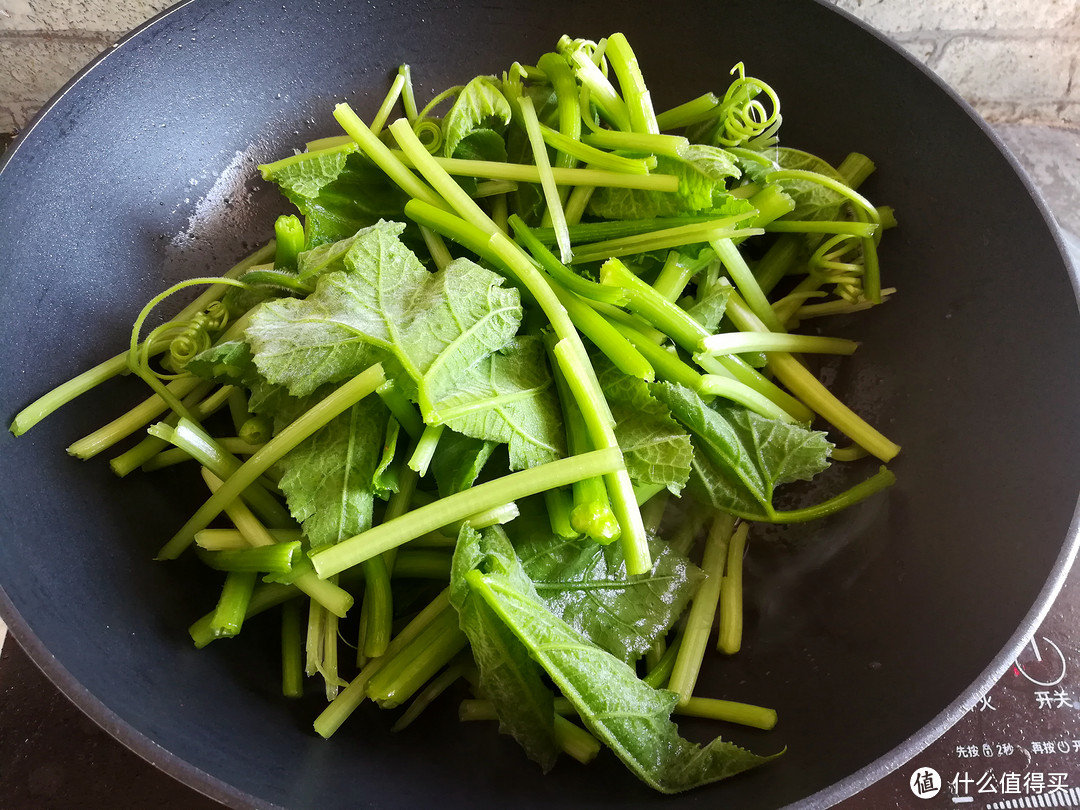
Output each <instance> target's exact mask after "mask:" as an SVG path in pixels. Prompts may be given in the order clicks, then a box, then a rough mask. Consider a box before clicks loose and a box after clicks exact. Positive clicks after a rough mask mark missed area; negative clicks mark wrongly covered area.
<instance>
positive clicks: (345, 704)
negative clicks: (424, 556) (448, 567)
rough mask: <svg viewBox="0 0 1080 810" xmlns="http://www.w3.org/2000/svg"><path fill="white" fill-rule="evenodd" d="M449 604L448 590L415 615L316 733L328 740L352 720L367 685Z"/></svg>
mask: <svg viewBox="0 0 1080 810" xmlns="http://www.w3.org/2000/svg"><path fill="white" fill-rule="evenodd" d="M449 604H450V596H449V589H447V590H444V591H443V592H442V593H440V594H439V595H438V596H437V597H435V598H434V599H433V600H431V602H430V603H428V605H427V606H426V607H425V608H424V609H423V610H421V611H420V612H419V613H418V614H416V616H415V617H414V618H413V620H412V621H411V622H409V623H408V624H407V625H406V626H405V627H404V628H403V629H402V631H401V632H400V633H398V634H397V635H396V636H395V637H394V638H393V640H392V641H391V642H390V644H389V646H388V647H387V648H386V654H385V655H383V656H381V657H379V658H376V659H374V660H373V661H370V662H369V663H368V664H367V665H366V666H364V668H363V669H362V670H360V673H359V674H358V675H357V676H356V677H355V678H353V679H352V681H350V682H349V685H348V686H346V687H345V689H344V690H342V691H341V692H340V693H339V694H338V696H337V697H336V698H334V700H333V701H332V702H331V703H330V705H329V706H327V707H326V708H325V709H324V710H323V712H322V713H321V714H320V715H319V716H318V717H317V718H315V723H314V728H315V731H316V732H317V733H318V734H320V735H321V736H323V737H327V738H329V737H330V735H331V734H333V733H334V732H335V731H337V730H338V729H339V728H340V727H341V724H342V723H344V722H345V721H346V720H347V719H348V718H349V715H351V714H352V713H353V712H354V711H356V708H357V707H358V706H359V705H360V704H361V703H362V702H363V701H364V698H365V697H366V695H367V687H368V682H369V681H370V680H371V679H372V677H373V676H375V675H376V674H377V673H378V672H379V670H380V669H382V668H383V667H384V666H385V665H386V663H387V662H388V661H391V660H393V658H394V656H396V655H397V654H398V653H399V652H400V651H401V650H402V649H404V648H405V647H406V646H407V645H409V644H411V643H412V642H413V641H414V640H415V639H416V638H417V637H418V636H419V635H420V634H421V633H423V632H424V630H425V629H426V628H427V627H428V626H429V625H430V624H431V623H432V622H433V621H434V620H435V619H436V618H437V617H439V616H440V615H442V614H443V613H444V612H445V610H446V608H447V607H448V606H449Z"/></svg>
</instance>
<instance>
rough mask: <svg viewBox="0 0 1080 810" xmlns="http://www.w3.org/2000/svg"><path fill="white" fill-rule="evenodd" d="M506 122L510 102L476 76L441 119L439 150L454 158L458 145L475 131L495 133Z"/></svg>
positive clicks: (491, 82) (492, 84) (487, 80)
mask: <svg viewBox="0 0 1080 810" xmlns="http://www.w3.org/2000/svg"><path fill="white" fill-rule="evenodd" d="M509 123H510V102H508V101H507V100H506V97H505V96H504V95H503V94H502V92H501V91H500V90H499V88H498V86H497V85H496V84H495V82H494V80H493V79H491V78H490V77H488V76H477V77H476V78H474V79H473V80H472V81H470V82H469V83H468V84H467V85H465V87H464V88H463V89H462V91H461V92H460V93H459V94H458V97H457V99H456V100H455V101H454V106H452V107H451V108H450V111H449V112H448V113H447V114H446V117H445V118H444V119H443V137H444V139H445V140H444V142H443V150H444V154H445V155H446V156H447V157H454V153H455V152H456V151H457V147H458V144H459V143H461V141H462V140H464V139H465V138H466V137H468V136H469V135H471V134H472V133H473V132H475V131H476V130H481V129H486V130H498V129H500V128H505V127H506V125H507V124H509Z"/></svg>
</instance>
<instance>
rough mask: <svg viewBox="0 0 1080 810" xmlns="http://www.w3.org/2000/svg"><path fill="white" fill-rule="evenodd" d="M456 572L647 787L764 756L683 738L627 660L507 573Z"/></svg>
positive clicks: (670, 785) (720, 774)
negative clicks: (586, 634) (591, 638)
mask: <svg viewBox="0 0 1080 810" xmlns="http://www.w3.org/2000/svg"><path fill="white" fill-rule="evenodd" d="M511 568H512V567H511ZM458 576H459V577H461V579H463V580H464V582H465V584H466V585H467V587H468V588H469V589H470V591H471V592H472V593H473V594H474V595H476V596H479V597H481V598H482V599H483V600H484V601H485V602H486V603H487V604H488V605H489V606H490V607H491V608H492V609H493V611H494V612H495V614H496V615H497V616H498V617H499V618H500V619H501V620H502V621H503V622H504V623H505V624H506V626H507V627H508V628H509V629H510V630H511V631H512V632H513V634H514V635H515V636H516V637H517V638H518V640H519V641H521V643H522V644H524V645H525V647H526V649H527V650H528V651H529V654H530V655H531V656H532V658H533V659H534V660H535V661H537V662H538V663H539V664H540V665H541V666H542V667H543V668H544V671H545V672H547V674H548V676H549V677H550V678H551V680H552V681H553V682H554V683H555V685H556V686H557V687H558V688H559V690H560V691H561V692H562V694H563V695H564V696H565V697H566V698H568V699H569V700H570V702H571V703H572V704H573V706H574V708H575V709H576V710H577V712H578V715H579V716H580V717H581V719H582V721H583V722H584V723H585V725H586V727H587V728H588V729H589V731H591V732H592V733H593V735H595V736H596V737H597V738H598V739H600V740H601V741H602V742H604V743H605V744H606V745H607V746H608V747H609V748H611V749H612V751H614V752H615V754H616V755H617V756H618V757H619V759H621V760H622V761H623V763H624V764H625V765H626V766H627V767H628V768H629V769H630V770H631V771H632V772H633V773H634V774H635V775H636V776H637V777H638V778H640V779H641V780H642V781H643V782H645V783H646V784H647V785H649V786H650V787H652V788H654V789H656V790H658V791H661V792H663V793H678V792H680V791H683V790H689V789H690V788H694V787H697V786H699V785H703V784H707V783H709V782H714V781H716V780H719V779H724V778H726V777H729V776H733V775H734V774H736V773H739V772H741V771H745V770H747V769H749V768H753V767H755V766H757V765H760V764H762V763H764V762H766V761H767V759H768V758H766V757H761V756H758V755H756V754H752V753H750V752H749V751H746V750H744V749H742V748H739V747H738V746H735V745H732V744H731V743H727V742H724V741H722V740H720V739H719V738H718V739H715V740H713V741H712V742H711V743H709V744H708V745H705V746H700V745H697V744H695V743H692V742H690V741H688V740H685V739H683V738H682V737H681V736H679V730H678V727H677V726H676V725H675V724H674V723H673V722H671V711H672V709H674V707H675V703H676V702H677V701H678V697H677V696H676V695H675V694H674V693H672V692H668V691H666V690H657V689H653V688H652V687H650V686H648V685H647V684H645V683H643V682H642V681H641V680H639V679H638V677H637V675H636V674H635V672H634V670H633V669H632V668H631V667H630V666H629V665H628V664H626V663H624V662H623V661H620V660H619V659H618V658H616V657H615V656H613V655H611V654H610V653H608V652H606V651H604V650H603V649H601V648H600V647H597V646H596V645H595V644H592V643H591V642H590V641H589V640H588V639H587V638H585V637H584V636H583V635H582V634H581V633H579V632H578V631H577V630H575V629H574V628H572V627H571V626H570V625H568V624H566V623H565V622H563V621H562V620H561V619H559V618H558V617H556V616H555V615H553V614H552V613H551V612H550V611H549V610H548V609H547V608H546V607H545V606H544V605H543V603H542V602H541V601H540V600H539V598H538V597H537V596H536V595H535V593H534V592H532V589H531V588H523V587H521V585H520V581H521V580H520V577H518V576H516V575H515V574H514V572H513V571H512V570H506V571H503V570H497V569H496V568H495V567H494V566H492V567H491V568H490V569H489V570H483V568H482V567H480V566H475V567H473V569H472V570H469V571H467V572H466V573H464V575H463V576H462V575H461V573H460V572H459V574H458Z"/></svg>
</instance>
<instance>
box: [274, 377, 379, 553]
mask: <svg viewBox="0 0 1080 810" xmlns="http://www.w3.org/2000/svg"><path fill="white" fill-rule="evenodd" d="M388 416H389V411H387V409H386V406H385V405H383V403H382V400H380V399H379V398H378V397H365V398H364V399H362V400H361V401H360V402H358V403H357V404H356V405H354V406H353V407H351V408H350V409H349V410H347V411H346V412H345V413H343V414H341V415H340V416H338V417H337V418H335V419H333V420H331V421H330V422H329V423H328V424H327V425H325V426H324V427H323V428H321V429H320V430H319V431H317V432H316V433H315V434H314V435H312V436H311V437H310V438H308V439H306V440H305V441H303V442H302V443H301V444H300V445H299V446H297V447H296V448H295V449H293V450H292V451H290V452H289V453H287V454H286V455H285V456H284V458H282V459H281V461H280V462H279V463H278V466H279V469H281V470H283V471H284V474H283V475H282V477H281V481H280V482H279V486H280V487H281V490H282V492H284V493H285V497H286V499H287V501H288V504H289V511H290V512H292V515H293V517H294V518H296V520H297V521H299V522H300V523H302V524H303V528H304V536H305V537H307V538H308V540H309V541H310V543H311V546H312V548H318V547H319V546H324V545H330V544H333V543H337V542H339V541H341V540H344V539H345V538H347V537H352V536H353V535H356V534H359V533H360V532H362V531H366V530H367V529H370V528H371V515H372V509H373V507H374V493H373V491H372V489H373V488H372V477H373V476H374V475H375V469H376V467H377V466H378V463H379V459H380V457H381V454H382V444H383V443H382V439H383V436H384V433H385V430H386V420H387V418H388Z"/></svg>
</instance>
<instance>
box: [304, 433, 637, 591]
mask: <svg viewBox="0 0 1080 810" xmlns="http://www.w3.org/2000/svg"><path fill="white" fill-rule="evenodd" d="M620 461H621V454H620V453H619V451H618V450H617V449H611V448H609V449H605V450H593V451H592V452H589V453H584V454H582V455H579V456H573V457H572V458H565V459H561V460H559V461H551V462H548V463H547V464H541V465H540V466H538V467H532V468H531V469H528V470H522V471H521V472H516V473H512V474H510V475H507V476H504V477H503V478H499V479H497V480H495V481H488V482H486V483H483V484H477V485H476V486H474V487H472V488H471V489H467V490H464V491H462V492H455V493H454V494H453V495H448V496H447V497H445V498H441V499H439V500H438V501H435V502H434V503H432V504H430V505H428V506H421V507H419V508H417V509H413V510H412V511H411V512H408V513H406V514H404V515H401V516H400V517H397V518H394V519H393V520H390V521H387V522H386V523H382V524H380V525H378V526H375V527H374V528H372V529H370V530H368V531H366V532H364V533H363V534H358V535H356V536H355V537H350V538H348V539H346V540H342V541H341V542H340V543H338V544H337V545H335V546H331V547H329V548H324V549H321V550H319V551H316V552H313V553H312V555H311V562H312V564H313V565H314V566H315V570H316V571H317V572H318V573H319V576H320V577H327V576H330V575H332V574H337V573H340V572H342V571H344V570H346V569H348V568H351V567H352V566H354V565H359V564H360V563H362V562H363V561H364V560H366V559H370V558H371V557H374V556H375V555H376V554H381V553H382V552H384V551H386V550H388V549H391V548H397V547H398V546H400V545H401V544H402V543H407V542H409V541H410V540H412V539H413V538H415V537H419V536H420V535H422V534H425V533H427V532H430V531H433V530H434V529H438V528H440V527H442V526H445V525H447V524H448V523H452V522H453V521H455V520H463V519H465V518H467V517H468V516H469V515H473V514H475V513H477V512H480V511H483V510H486V509H490V508H492V507H494V506H498V505H499V504H501V503H506V502H507V501H512V500H519V499H521V498H524V497H527V496H529V495H535V494H537V493H540V492H544V491H545V490H548V489H553V488H555V487H561V486H566V485H567V484H572V483H573V482H574V481H579V480H581V479H582V478H589V477H592V476H596V475H605V474H607V473H610V472H611V471H612V470H614V469H617V468H618V465H619V463H620Z"/></svg>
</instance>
